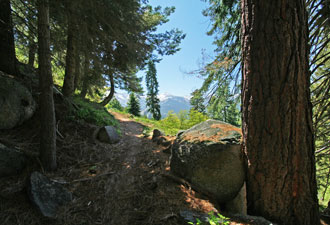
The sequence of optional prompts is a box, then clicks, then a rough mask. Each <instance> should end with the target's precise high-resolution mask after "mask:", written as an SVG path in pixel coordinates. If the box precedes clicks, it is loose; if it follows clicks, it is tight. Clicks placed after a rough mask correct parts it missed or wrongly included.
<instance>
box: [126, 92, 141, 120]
mask: <svg viewBox="0 0 330 225" xmlns="http://www.w3.org/2000/svg"><path fill="white" fill-rule="evenodd" d="M140 111H141V110H140V103H139V101H138V99H137V98H136V96H135V94H134V93H133V92H132V93H131V94H130V95H129V101H128V112H129V113H130V114H133V115H134V116H140Z"/></svg>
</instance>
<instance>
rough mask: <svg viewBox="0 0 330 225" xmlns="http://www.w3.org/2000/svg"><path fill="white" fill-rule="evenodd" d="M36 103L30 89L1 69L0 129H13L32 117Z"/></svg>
mask: <svg viewBox="0 0 330 225" xmlns="http://www.w3.org/2000/svg"><path fill="white" fill-rule="evenodd" d="M35 110H36V103H35V101H34V100H33V97H32V95H31V93H30V92H29V90H28V89H27V88H26V87H25V86H23V85H22V84H20V83H19V82H18V81H16V80H15V79H13V78H11V77H10V76H9V75H6V74H4V73H3V72H1V71H0V129H11V128H14V127H16V126H18V125H21V124H22V123H23V122H24V121H26V120H28V119H29V118H31V117H32V116H33V114H34V112H35Z"/></svg>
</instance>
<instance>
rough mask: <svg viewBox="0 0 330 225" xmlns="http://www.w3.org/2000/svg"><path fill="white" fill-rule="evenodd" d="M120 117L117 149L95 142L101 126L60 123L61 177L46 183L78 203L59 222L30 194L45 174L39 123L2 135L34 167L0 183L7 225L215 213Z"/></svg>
mask: <svg viewBox="0 0 330 225" xmlns="http://www.w3.org/2000/svg"><path fill="white" fill-rule="evenodd" d="M114 114H115V116H116V118H117V119H118V120H119V121H120V126H121V132H122V139H121V141H120V142H119V143H118V144H115V145H107V144H102V143H99V142H96V141H95V139H94V138H93V135H94V134H93V133H94V130H95V129H96V127H95V126H92V125H88V124H85V123H68V122H61V121H59V123H58V130H59V132H60V133H61V135H59V136H63V138H60V137H58V140H57V143H58V170H57V171H56V172H55V173H48V174H47V175H48V176H49V177H52V178H53V179H55V180H57V181H60V182H62V183H64V185H65V186H66V187H67V188H68V189H69V190H71V191H72V192H73V194H74V201H73V202H72V203H71V204H69V205H67V206H66V207H64V208H62V210H61V212H60V213H59V215H58V219H57V220H48V219H45V218H43V217H42V216H41V215H40V214H39V212H38V211H37V210H36V209H35V208H34V207H33V206H32V205H31V203H30V201H29V200H28V198H27V197H26V194H25V192H26V191H25V188H24V184H25V182H26V179H27V177H28V175H29V174H30V172H31V171H33V170H41V171H42V168H41V167H40V164H39V163H38V160H37V157H36V155H37V151H38V148H39V144H38V119H37V117H35V118H34V119H32V120H31V121H29V122H28V123H27V124H25V125H24V126H23V127H21V128H18V129H15V130H11V131H6V132H5V131H1V132H0V142H3V143H5V144H7V145H11V146H12V147H16V148H20V149H24V151H26V152H27V153H28V154H29V155H31V162H33V163H32V166H30V167H29V168H27V169H26V170H25V171H24V173H23V174H22V175H20V176H19V177H13V178H10V179H8V178H6V179H1V180H0V190H1V191H0V222H1V223H0V224H6V225H7V224H8V225H14V224H15V225H16V224H22V225H23V224H24V225H25V224H26V225H32V224H33V225H39V224H40V225H41V224H54V225H55V224H56V225H57V224H61V225H66V224H72V225H73V224H80V225H91V224H93V225H97V224H102V225H103V224H104V225H106V224H107V225H108V224H111V225H128V224H130V225H139V224H141V225H161V224H164V225H165V224H166V225H179V224H180V225H183V224H187V223H186V222H184V221H182V219H180V216H179V212H180V210H183V209H190V210H198V211H202V212H209V211H211V210H216V209H215V208H214V205H213V204H212V203H210V202H209V201H208V200H207V199H206V198H204V197H203V196H200V195H198V194H197V193H195V192H194V191H193V190H191V189H190V188H189V185H183V184H180V183H178V182H175V181H174V180H173V179H169V177H168V176H164V174H166V173H167V172H168V170H169V162H168V160H169V155H168V154H165V153H163V150H164V147H160V146H158V145H156V144H155V143H153V142H152V141H151V140H150V138H146V137H144V136H143V135H142V131H143V126H142V125H141V124H139V123H136V122H133V121H131V120H129V119H128V118H125V117H124V116H122V115H121V114H118V113H114ZM231 224H240V223H236V222H232V223H231ZM242 224H255V223H242Z"/></svg>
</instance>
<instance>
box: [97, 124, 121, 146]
mask: <svg viewBox="0 0 330 225" xmlns="http://www.w3.org/2000/svg"><path fill="white" fill-rule="evenodd" d="M97 139H98V140H99V141H101V142H105V143H108V144H116V143H118V142H119V141H120V136H119V134H118V132H117V130H116V128H114V127H113V126H104V127H102V128H100V129H99V130H98V132H97Z"/></svg>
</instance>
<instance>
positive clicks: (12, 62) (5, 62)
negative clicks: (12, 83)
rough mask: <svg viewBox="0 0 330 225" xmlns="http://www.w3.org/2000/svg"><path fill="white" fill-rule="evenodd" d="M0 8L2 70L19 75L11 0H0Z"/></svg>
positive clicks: (0, 60) (0, 68)
mask: <svg viewBox="0 0 330 225" xmlns="http://www.w3.org/2000/svg"><path fill="white" fill-rule="evenodd" d="M0 9H1V10H0V70H1V71H3V72H6V73H8V74H12V75H18V74H17V71H16V56H15V43H14V34H13V25H12V21H11V8H10V1H9V0H0Z"/></svg>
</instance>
